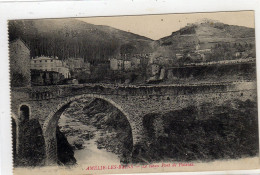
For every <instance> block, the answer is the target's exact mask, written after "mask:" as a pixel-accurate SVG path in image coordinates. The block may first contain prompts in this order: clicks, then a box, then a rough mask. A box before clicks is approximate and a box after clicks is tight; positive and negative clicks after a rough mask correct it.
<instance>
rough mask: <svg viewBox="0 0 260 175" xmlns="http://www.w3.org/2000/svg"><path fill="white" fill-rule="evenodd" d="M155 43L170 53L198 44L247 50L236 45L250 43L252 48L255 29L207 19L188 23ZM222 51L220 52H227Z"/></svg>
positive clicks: (205, 46)
mask: <svg viewBox="0 0 260 175" xmlns="http://www.w3.org/2000/svg"><path fill="white" fill-rule="evenodd" d="M156 43H157V44H158V45H159V46H161V47H162V48H163V50H167V51H168V52H169V51H170V55H175V54H176V53H185V52H186V53H188V52H191V51H194V50H195V49H196V46H198V45H199V49H200V50H203V49H212V48H216V47H222V48H228V49H229V50H231V52H233V53H234V52H236V51H243V50H247V48H244V49H239V48H237V47H238V45H241V46H240V47H244V46H246V47H247V46H249V45H250V47H251V48H250V49H254V45H255V29H253V28H247V27H242V26H234V25H228V24H223V23H220V22H215V21H211V20H207V21H204V22H202V23H194V24H189V25H187V26H186V27H184V28H181V29H180V30H178V31H175V32H173V33H172V34H171V35H170V36H166V37H164V38H161V39H159V40H157V41H156ZM219 45H221V46H219ZM222 51H224V52H223V53H222V54H224V53H227V52H229V51H227V50H222ZM252 52H253V51H252ZM168 55H169V53H168ZM168 55H167V56H168ZM222 57H230V55H222ZM227 59H228V58H227Z"/></svg>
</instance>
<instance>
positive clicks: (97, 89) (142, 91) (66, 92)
mask: <svg viewBox="0 0 260 175" xmlns="http://www.w3.org/2000/svg"><path fill="white" fill-rule="evenodd" d="M250 89H256V83H255V82H247V81H245V82H244V81H243V82H225V83H210V84H180V85H151V86H112V85H103V86H102V85H89V84H87V85H86V84H81V85H67V86H66V85H61V86H39V87H30V88H13V89H12V99H14V100H18V101H31V100H36V101H37V100H46V99H53V98H61V97H69V96H75V95H81V94H100V95H115V96H148V97H149V96H169V95H170V96H172V95H175V96H179V95H191V94H200V93H202V94H206V93H216V92H225V91H236V90H250ZM18 94H19V95H18Z"/></svg>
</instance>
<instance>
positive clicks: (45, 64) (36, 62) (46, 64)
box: [31, 56, 70, 78]
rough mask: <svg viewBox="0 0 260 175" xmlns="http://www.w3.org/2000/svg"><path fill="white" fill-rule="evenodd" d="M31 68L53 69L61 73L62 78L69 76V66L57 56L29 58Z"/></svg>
mask: <svg viewBox="0 0 260 175" xmlns="http://www.w3.org/2000/svg"><path fill="white" fill-rule="evenodd" d="M31 69H33V70H42V71H54V72H58V73H61V74H62V75H63V76H64V78H70V72H69V68H68V67H67V65H66V63H65V62H63V61H61V60H59V59H58V58H57V57H55V58H50V57H45V56H41V57H36V58H34V59H32V60H31Z"/></svg>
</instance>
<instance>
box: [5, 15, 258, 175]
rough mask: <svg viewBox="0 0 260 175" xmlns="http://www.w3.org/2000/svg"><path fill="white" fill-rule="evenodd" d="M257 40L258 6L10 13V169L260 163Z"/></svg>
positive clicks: (165, 168)
mask: <svg viewBox="0 0 260 175" xmlns="http://www.w3.org/2000/svg"><path fill="white" fill-rule="evenodd" d="M255 43H256V40H255V16H254V11H233V12H211V13H183V14H157V15H139V16H138V15H137V16H111V17H109V16H106V17H85V18H54V19H50V18H41V19H17V20H9V21H8V48H9V63H10V89H11V92H10V93H11V119H10V120H11V130H12V150H13V151H12V157H13V166H14V170H13V173H14V174H15V175H16V174H23V173H22V172H29V171H33V172H35V173H36V172H37V173H42V174H44V172H45V173H46V172H47V171H48V170H49V169H51V170H52V171H55V172H59V170H60V171H68V172H69V173H72V172H73V174H107V173H121V174H122V173H144V172H174V171H184V170H186V171H202V170H230V169H231V170H237V169H257V168H259V134H258V107H257V81H256V44H255ZM221 162H225V163H223V166H218V163H221ZM230 162H232V163H231V164H229V163H230ZM207 164H210V165H212V166H207V167H206V168H205V165H207ZM224 164H226V165H227V164H228V165H227V166H224ZM69 173H68V174H69ZM64 174H66V173H64Z"/></svg>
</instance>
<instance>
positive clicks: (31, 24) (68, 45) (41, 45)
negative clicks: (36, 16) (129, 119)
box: [9, 19, 152, 62]
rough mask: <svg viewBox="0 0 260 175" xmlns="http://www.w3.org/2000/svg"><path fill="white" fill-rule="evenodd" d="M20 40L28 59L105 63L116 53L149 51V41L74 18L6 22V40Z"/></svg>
mask: <svg viewBox="0 0 260 175" xmlns="http://www.w3.org/2000/svg"><path fill="white" fill-rule="evenodd" d="M16 38H21V39H23V40H24V41H25V42H26V44H27V45H28V46H29V47H30V49H31V56H32V57H35V56H40V55H46V56H58V57H59V58H60V59H66V58H69V57H83V58H84V59H85V60H88V61H92V62H95V61H98V62H102V61H107V60H108V58H109V57H110V56H112V55H116V54H119V53H129V52H131V53H140V52H151V46H150V43H151V42H152V40H151V39H148V38H146V37H143V36H139V35H136V34H133V33H130V32H125V31H122V30H118V29H115V28H112V27H108V26H100V25H93V24H88V23H86V22H83V21H79V20H76V19H40V20H13V21H9V40H10V41H12V40H14V39H16Z"/></svg>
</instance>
